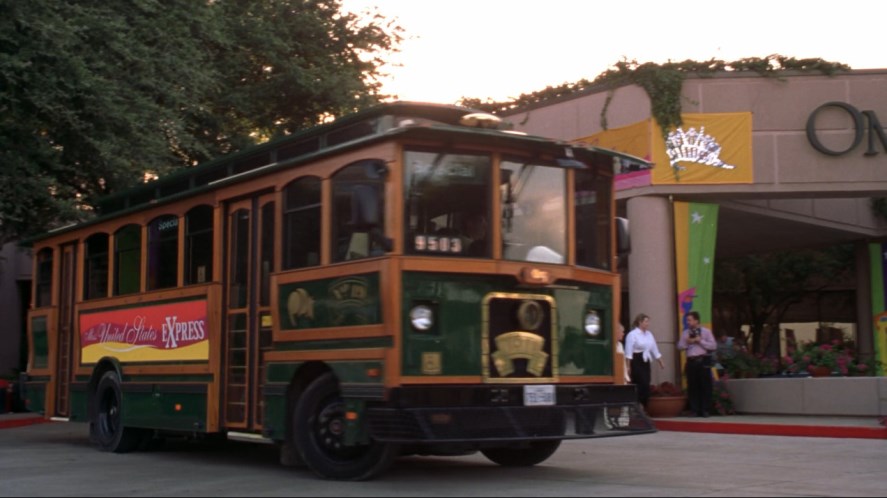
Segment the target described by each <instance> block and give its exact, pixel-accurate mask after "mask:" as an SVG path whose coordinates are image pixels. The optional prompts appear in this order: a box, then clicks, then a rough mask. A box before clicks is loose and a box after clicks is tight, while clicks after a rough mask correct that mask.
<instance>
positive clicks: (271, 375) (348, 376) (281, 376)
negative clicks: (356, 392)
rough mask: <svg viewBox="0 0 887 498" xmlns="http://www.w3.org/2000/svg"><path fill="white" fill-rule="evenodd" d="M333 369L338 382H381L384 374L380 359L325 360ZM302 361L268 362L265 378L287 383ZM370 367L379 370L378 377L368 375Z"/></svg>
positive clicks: (268, 380) (275, 382) (271, 381)
mask: <svg viewBox="0 0 887 498" xmlns="http://www.w3.org/2000/svg"><path fill="white" fill-rule="evenodd" d="M325 363H326V364H327V365H329V367H330V368H332V369H333V372H334V373H335V374H336V378H337V379H339V382H349V383H360V384H381V383H382V374H384V371H383V366H384V364H383V363H382V362H381V361H375V360H374V361H328V362H325ZM303 364H304V363H302V362H297V363H268V364H267V365H265V380H266V381H267V382H268V383H272V384H289V382H290V381H291V380H292V379H293V376H295V375H296V371H297V370H298V369H299V367H301V366H302V365H303ZM370 369H376V370H378V371H379V374H380V375H379V376H378V377H369V376H368V375H367V372H368V371H369V370H370Z"/></svg>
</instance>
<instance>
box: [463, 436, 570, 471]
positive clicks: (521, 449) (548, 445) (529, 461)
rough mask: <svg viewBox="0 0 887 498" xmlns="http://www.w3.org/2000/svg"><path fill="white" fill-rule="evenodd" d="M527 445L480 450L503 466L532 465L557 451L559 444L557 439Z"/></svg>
mask: <svg viewBox="0 0 887 498" xmlns="http://www.w3.org/2000/svg"><path fill="white" fill-rule="evenodd" d="M527 444H528V445H527V446H518V447H515V446H505V447H501V448H487V449H482V450H480V452H481V453H483V454H484V456H485V457H487V458H489V459H490V461H492V462H494V463H498V464H499V465H502V466H504V467H532V466H533V465H536V464H538V463H542V462H544V461H545V460H547V459H548V457H550V456H551V455H553V454H554V452H555V451H557V449H558V447H559V446H560V445H561V442H560V440H559V439H555V440H551V441H532V442H530V443H527Z"/></svg>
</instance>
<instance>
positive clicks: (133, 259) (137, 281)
mask: <svg viewBox="0 0 887 498" xmlns="http://www.w3.org/2000/svg"><path fill="white" fill-rule="evenodd" d="M141 265H142V227H141V225H127V226H125V227H123V228H121V229H120V230H117V232H116V233H115V234H114V295H115V296H119V295H122V294H132V293H135V292H139V290H141V289H140V287H141V280H142V273H141Z"/></svg>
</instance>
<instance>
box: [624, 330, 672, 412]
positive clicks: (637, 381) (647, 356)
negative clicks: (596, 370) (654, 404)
mask: <svg viewBox="0 0 887 498" xmlns="http://www.w3.org/2000/svg"><path fill="white" fill-rule="evenodd" d="M632 327H633V328H632V329H631V332H629V333H628V336H627V337H626V338H625V357H626V358H628V359H629V361H630V364H629V368H630V371H631V383H632V384H634V385H635V386H637V390H638V401H639V402H640V403H641V405H643V407H644V408H645V409H646V408H647V401H648V400H649V399H650V377H651V375H650V362H652V361H653V360H656V361H657V362H659V368H660V369H665V364H664V363H663V362H662V353H660V352H659V346H658V345H657V344H656V338H655V337H653V332H651V331H650V329H649V327H650V317H649V316H647V315H645V314H643V313H641V314H639V315H638V316H637V317H635V319H634V322H632Z"/></svg>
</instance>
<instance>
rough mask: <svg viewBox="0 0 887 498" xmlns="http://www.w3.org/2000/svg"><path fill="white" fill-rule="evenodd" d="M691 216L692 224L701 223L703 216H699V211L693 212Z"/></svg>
mask: <svg viewBox="0 0 887 498" xmlns="http://www.w3.org/2000/svg"><path fill="white" fill-rule="evenodd" d="M691 216H692V217H693V221H692V223H702V218H704V216H702V215H701V214H699V211H693V214H692V215H691Z"/></svg>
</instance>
